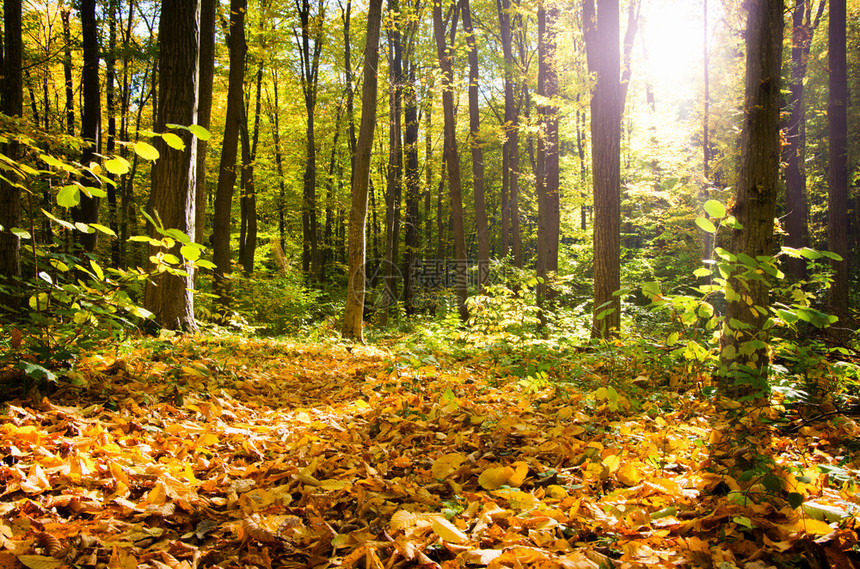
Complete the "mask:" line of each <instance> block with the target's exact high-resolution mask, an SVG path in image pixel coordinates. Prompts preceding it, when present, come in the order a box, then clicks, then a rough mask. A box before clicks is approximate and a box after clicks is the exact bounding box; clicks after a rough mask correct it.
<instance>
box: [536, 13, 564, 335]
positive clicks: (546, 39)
mask: <svg viewBox="0 0 860 569" xmlns="http://www.w3.org/2000/svg"><path fill="white" fill-rule="evenodd" d="M550 1H551V0H550ZM557 19H558V7H557V6H555V5H554V4H550V5H549V6H548V7H545V6H544V5H543V4H541V5H540V6H539V8H538V38H539V39H538V42H539V43H538V60H539V61H538V65H539V70H538V95H540V96H541V97H542V100H548V101H550V103H549V104H548V105H541V106H540V107H538V110H539V113H540V117H541V124H542V125H543V129H542V130H543V136H541V137H540V138H539V139H538V160H537V162H538V172H539V176H538V179H537V190H538V191H537V194H538V254H537V269H538V270H537V274H538V277H540V279H541V280H539V282H538V289H537V290H538V303H539V305H540V307H541V313H540V314H541V322H542V323H543V324H544V325H546V310H547V309H549V308H550V307H549V306H548V305H549V303H550V301H551V300H552V297H553V296H554V294H553V290H552V288H551V287H550V286H549V283H548V279H549V278H550V277H551V276H552V275H553V274H554V273H556V272H558V246H559V235H560V224H561V218H560V207H559V197H560V196H559V148H558V108H557V107H556V106H555V105H554V104H553V103H552V100H553V98H555V97H556V96H557V95H558V74H557V73H556V21H557Z"/></svg>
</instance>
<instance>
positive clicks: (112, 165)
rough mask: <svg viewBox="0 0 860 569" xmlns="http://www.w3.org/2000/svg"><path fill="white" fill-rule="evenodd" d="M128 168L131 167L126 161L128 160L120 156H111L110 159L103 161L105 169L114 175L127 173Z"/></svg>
mask: <svg viewBox="0 0 860 569" xmlns="http://www.w3.org/2000/svg"><path fill="white" fill-rule="evenodd" d="M130 169H131V168H130V165H129V163H128V160H126V159H125V158H122V157H121V156H117V157H116V158H111V159H110V160H108V161H106V162H105V170H107V171H108V172H110V173H111V174H113V175H114V176H122V175H123V174H128V172H129V170H130Z"/></svg>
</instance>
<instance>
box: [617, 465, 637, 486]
mask: <svg viewBox="0 0 860 569" xmlns="http://www.w3.org/2000/svg"><path fill="white" fill-rule="evenodd" d="M615 477H616V478H618V481H619V482H621V483H622V484H624V485H625V486H636V485H637V484H639V483H640V482H641V481H642V475H641V474H640V473H639V469H637V468H636V467H635V466H633V465H632V464H629V463H628V464H624V465H623V466H621V467H620V468H619V469H618V472H616V473H615Z"/></svg>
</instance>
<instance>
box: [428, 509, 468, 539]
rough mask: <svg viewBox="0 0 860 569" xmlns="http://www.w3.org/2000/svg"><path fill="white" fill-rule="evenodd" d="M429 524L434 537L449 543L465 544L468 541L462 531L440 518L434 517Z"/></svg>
mask: <svg viewBox="0 0 860 569" xmlns="http://www.w3.org/2000/svg"><path fill="white" fill-rule="evenodd" d="M430 524H431V527H432V528H433V531H434V532H436V535H438V536H439V537H441V538H442V539H444V540H445V541H450V542H451V543H466V542H467V541H469V537H468V536H467V535H466V534H465V533H463V531H462V530H460V529H459V528H458V527H457V526H455V525H454V524H452V523H451V522H449V521H448V520H446V519H445V518H443V517H441V516H439V517H434V518H433V519H432V520H431V522H430Z"/></svg>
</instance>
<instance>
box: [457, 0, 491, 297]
mask: <svg viewBox="0 0 860 569" xmlns="http://www.w3.org/2000/svg"><path fill="white" fill-rule="evenodd" d="M460 11H461V12H462V14H463V32H464V33H465V34H466V43H467V45H468V47H469V142H470V143H471V147H472V183H473V185H474V188H473V193H474V198H475V231H476V233H477V237H478V286H479V287H480V289H481V290H483V289H484V286H485V285H486V283H487V278H488V277H489V276H490V231H489V227H488V224H487V206H486V204H485V198H484V153H483V151H482V150H481V140H480V120H481V119H480V114H479V113H480V108H479V106H478V81H479V76H480V74H479V70H478V46H477V42H476V41H475V32H474V30H473V29H472V14H471V11H470V9H469V0H460Z"/></svg>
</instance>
